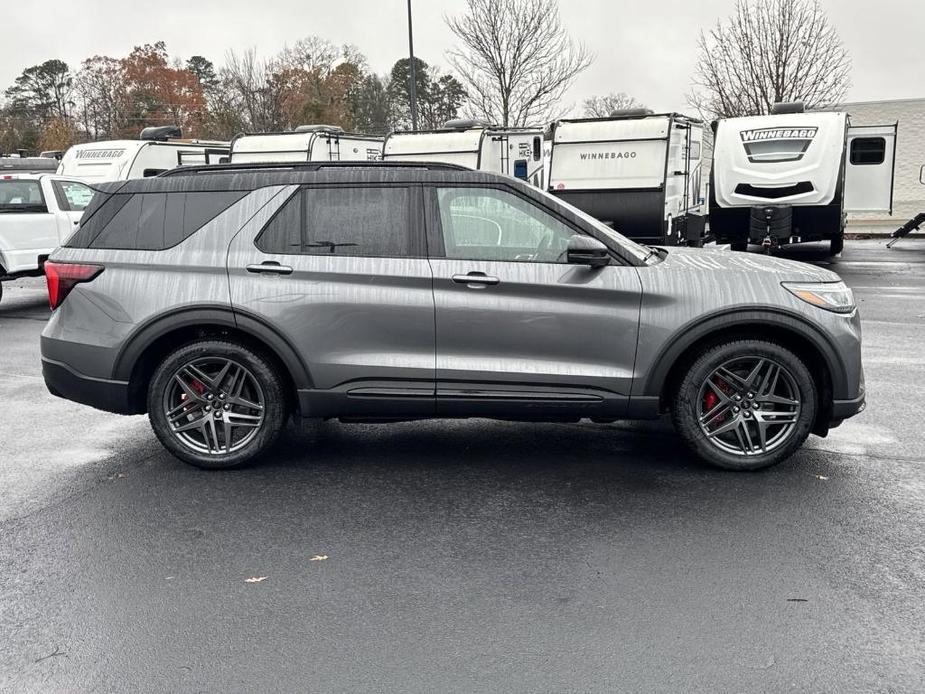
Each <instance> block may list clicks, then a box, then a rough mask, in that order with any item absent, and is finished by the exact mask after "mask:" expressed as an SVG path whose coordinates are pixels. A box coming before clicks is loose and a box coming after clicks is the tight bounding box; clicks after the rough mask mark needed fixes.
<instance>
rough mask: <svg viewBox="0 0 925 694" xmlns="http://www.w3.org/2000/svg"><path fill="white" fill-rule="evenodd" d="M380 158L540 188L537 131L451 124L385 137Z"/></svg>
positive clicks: (469, 122) (539, 132) (467, 122)
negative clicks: (464, 169) (453, 167)
mask: <svg viewBox="0 0 925 694" xmlns="http://www.w3.org/2000/svg"><path fill="white" fill-rule="evenodd" d="M382 158H383V159H384V160H385V161H434V162H442V163H446V164H460V165H462V166H468V167H469V168H471V169H477V170H479V171H491V172H494V173H501V174H506V175H508V176H513V177H514V178H519V179H521V180H523V181H527V182H528V183H531V184H532V185H534V186H536V187H537V188H542V187H543V170H544V167H543V131H542V129H539V128H502V127H499V126H493V125H489V124H487V123H484V122H482V121H476V120H467V119H458V120H451V121H447V123H446V124H445V125H444V126H443V127H442V128H440V129H439V130H419V131H415V132H409V131H396V132H393V133H391V134H389V135H387V136H386V138H385V146H384V148H383V152H382Z"/></svg>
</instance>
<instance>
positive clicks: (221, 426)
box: [163, 357, 266, 455]
mask: <svg viewBox="0 0 925 694" xmlns="http://www.w3.org/2000/svg"><path fill="white" fill-rule="evenodd" d="M265 410H266V401H265V398H264V393H263V388H261V387H260V383H259V382H258V381H257V379H256V378H255V377H254V374H253V373H251V372H250V370H248V369H247V367H245V366H243V365H242V364H240V363H238V362H236V361H234V360H233V359H224V358H221V357H202V358H200V359H195V360H193V361H191V362H188V363H186V364H184V365H183V366H181V367H180V368H179V369H177V370H176V371H175V372H174V374H173V376H171V378H170V383H169V384H168V386H167V388H166V389H165V391H164V403H163V411H164V416H165V417H166V419H167V426H168V427H169V429H170V431H171V433H172V434H173V436H174V437H175V438H176V439H177V440H178V441H179V442H180V443H181V444H183V446H184V447H186V448H188V449H190V450H192V451H195V452H196V453H200V454H206V455H228V454H230V453H234V452H235V451H239V450H241V449H242V448H244V447H245V446H246V445H247V444H249V443H250V442H251V441H252V440H253V439H254V437H255V436H257V433H258V432H259V431H260V427H261V426H262V425H263V420H264V415H265Z"/></svg>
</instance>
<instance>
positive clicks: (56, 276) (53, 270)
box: [45, 260, 103, 311]
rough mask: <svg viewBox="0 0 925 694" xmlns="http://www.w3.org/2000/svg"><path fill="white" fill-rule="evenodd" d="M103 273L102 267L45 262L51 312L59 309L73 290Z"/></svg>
mask: <svg viewBox="0 0 925 694" xmlns="http://www.w3.org/2000/svg"><path fill="white" fill-rule="evenodd" d="M102 271H103V266H102V265H91V264H84V263H55V262H52V261H50V260H46V261H45V279H47V280H48V302H49V303H50V304H51V310H52V311H54V310H55V309H56V308H58V307H59V306H60V305H61V304H62V303H64V300H65V299H66V298H67V295H68V294H70V293H71V290H72V289H73V288H74V287H75V286H77V285H78V284H80V283H81V282H89V281H90V280H92V279H93V278H94V277H96V276H97V275H98V274H100V273H101V272H102Z"/></svg>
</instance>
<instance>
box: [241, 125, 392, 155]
mask: <svg viewBox="0 0 925 694" xmlns="http://www.w3.org/2000/svg"><path fill="white" fill-rule="evenodd" d="M381 158H382V138H381V137H376V136H374V135H360V134H357V133H348V132H344V129H343V128H339V127H337V126H333V125H300V126H299V127H297V128H296V129H295V130H293V131H291V132H281V133H245V134H242V135H238V136H236V137H235V138H234V139H233V140H232V141H231V163H232V164H252V163H255V162H284V161H378V160H379V159H381Z"/></svg>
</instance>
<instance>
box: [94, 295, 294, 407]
mask: <svg viewBox="0 0 925 694" xmlns="http://www.w3.org/2000/svg"><path fill="white" fill-rule="evenodd" d="M202 325H216V326H220V327H227V328H232V329H234V330H238V331H241V332H243V333H246V334H247V335H249V336H250V337H252V338H253V339H254V340H256V341H258V342H261V343H263V344H265V345H267V347H269V349H270V350H272V351H273V353H274V356H276V357H277V358H278V359H279V360H280V361H281V362H282V363H283V365H284V366H285V367H286V369H287V370H288V371H289V374H290V375H291V376H292V380H293V382H294V384H295V387H296V388H298V389H304V388H311V383H312V381H311V377H310V375H309V372H308V368H307V367H306V365H305V363H304V362H303V360H302V359H301V358H300V357H299V354H298V352H297V351H296V350H295V348H294V347H293V346H292V345H291V344H290V342H289V340H287V339H286V338H285V337H284V336H283V335H282V334H280V333H279V332H278V331H277V330H275V329H274V328H273V327H272V326H270V325H268V324H267V323H266V322H265V321H263V320H262V319H260V318H258V317H256V316H254V315H251V314H247V313H241V312H239V311H234V310H232V309H231V307H229V306H210V305H198V306H188V307H186V308H184V309H182V310H180V311H173V312H171V313H169V314H167V315H159V316H155V317H154V318H152V319H151V320H149V321H147V322H146V323H145V324H143V325H142V326H140V327H139V328H137V329H136V330H135V331H134V333H133V334H132V335H131V336H130V337H129V338H128V339H127V340H126V341H125V343H124V345H123V347H122V349H121V350H120V352H119V354H118V356H117V357H116V359H115V362H114V366H113V373H112V378H114V379H118V380H122V381H129V380H130V379H131V376H132V373H133V371H134V369H135V367H136V365H137V364H138V362H139V359H140V358H141V356H142V355H143V354H144V352H145V351H146V350H147V349H148V347H150V346H151V345H152V344H154V342H155V341H156V340H158V339H159V338H161V337H163V336H164V335H167V334H168V333H171V332H173V331H175V330H178V329H182V328H190V327H195V326H202Z"/></svg>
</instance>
